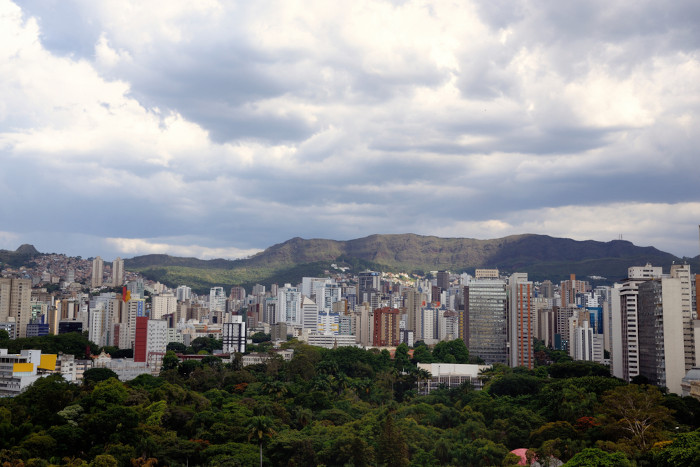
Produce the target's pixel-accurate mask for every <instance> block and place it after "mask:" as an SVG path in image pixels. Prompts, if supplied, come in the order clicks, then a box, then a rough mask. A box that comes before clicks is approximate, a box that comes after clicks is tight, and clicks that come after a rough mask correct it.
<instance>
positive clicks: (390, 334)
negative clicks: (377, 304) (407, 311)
mask: <svg viewBox="0 0 700 467" xmlns="http://www.w3.org/2000/svg"><path fill="white" fill-rule="evenodd" d="M399 320H400V312H399V310H397V309H395V308H394V309H392V308H389V307H385V308H377V309H376V310H374V334H373V338H372V345H374V346H376V347H387V346H397V345H399V337H400V332H399V331H400V326H399Z"/></svg>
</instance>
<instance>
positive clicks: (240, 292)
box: [229, 285, 245, 300]
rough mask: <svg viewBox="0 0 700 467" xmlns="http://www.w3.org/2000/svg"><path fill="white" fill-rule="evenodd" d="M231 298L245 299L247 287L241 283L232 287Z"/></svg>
mask: <svg viewBox="0 0 700 467" xmlns="http://www.w3.org/2000/svg"><path fill="white" fill-rule="evenodd" d="M229 298H230V299H231V300H245V289H244V288H243V287H241V286H239V285H235V286H233V287H231V294H230V295H229Z"/></svg>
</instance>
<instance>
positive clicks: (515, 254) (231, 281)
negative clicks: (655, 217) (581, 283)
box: [125, 234, 699, 287]
mask: <svg viewBox="0 0 700 467" xmlns="http://www.w3.org/2000/svg"><path fill="white" fill-rule="evenodd" d="M674 262H688V263H690V264H691V269H692V270H693V271H698V265H699V263H698V257H696V258H678V257H676V256H674V255H672V254H670V253H666V252H663V251H660V250H658V249H656V248H653V247H638V246H635V245H634V244H632V243H631V242H628V241H624V240H613V241H610V242H597V241H593V240H587V241H576V240H571V239H568V238H554V237H550V236H547V235H532V234H526V235H512V236H508V237H503V238H497V239H492V240H476V239H470V238H439V237H432V236H422V235H415V234H399V235H370V236H369V237H364V238H358V239H354V240H347V241H337V240H325V239H309V240H306V239H302V238H298V237H296V238H292V239H291V240H288V241H286V242H284V243H280V244H277V245H273V246H271V247H269V248H267V249H266V250H265V251H262V252H260V253H258V254H256V255H254V256H252V257H250V258H246V259H239V260H224V259H215V260H209V261H205V260H200V259H195V258H178V257H172V256H168V255H146V256H138V257H135V258H132V259H127V260H126V261H125V267H126V268H127V269H132V270H139V271H141V272H142V273H143V274H145V275H146V276H148V277H153V278H157V279H158V280H160V281H161V282H164V283H168V285H177V284H194V286H195V287H205V286H206V285H207V284H217V285H226V286H229V285H236V284H243V285H248V286H250V285H252V284H254V283H256V282H258V283H262V284H270V283H284V282H292V283H296V282H298V281H299V280H300V278H301V277H302V276H303V275H317V274H323V272H324V271H325V270H329V268H330V264H331V263H336V264H337V265H345V266H350V267H351V268H352V270H353V272H357V271H359V270H363V269H366V268H370V269H375V270H382V271H397V272H398V271H404V272H409V273H410V272H417V273H425V272H428V271H435V270H448V271H452V272H469V273H473V272H474V270H475V269H476V268H498V269H499V270H501V271H503V272H506V273H512V272H515V271H519V272H527V273H528V274H529V275H530V278H531V279H533V280H544V279H550V280H553V281H559V280H562V279H565V278H568V277H569V274H572V273H573V274H576V275H577V276H578V277H579V278H581V279H584V278H587V277H590V276H602V277H604V278H606V279H593V280H591V282H594V283H610V282H613V281H616V280H620V279H622V278H624V277H625V276H626V275H627V268H628V267H630V266H634V265H644V264H646V263H652V264H653V265H655V266H663V268H664V270H665V271H667V270H668V268H669V267H670V265H671V264H673V263H674ZM188 280H189V282H188ZM589 280H590V279H589ZM217 281H218V282H217Z"/></svg>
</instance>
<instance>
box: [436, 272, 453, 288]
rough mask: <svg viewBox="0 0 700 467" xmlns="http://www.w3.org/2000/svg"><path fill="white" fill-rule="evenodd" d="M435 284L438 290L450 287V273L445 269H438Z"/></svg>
mask: <svg viewBox="0 0 700 467" xmlns="http://www.w3.org/2000/svg"><path fill="white" fill-rule="evenodd" d="M437 286H438V287H439V288H440V290H447V289H449V288H450V273H449V272H447V271H438V273H437Z"/></svg>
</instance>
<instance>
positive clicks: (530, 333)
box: [508, 272, 537, 369]
mask: <svg viewBox="0 0 700 467" xmlns="http://www.w3.org/2000/svg"><path fill="white" fill-rule="evenodd" d="M508 289H509V296H508V298H509V316H508V320H509V332H508V334H509V336H508V341H509V342H510V366H513V367H516V366H524V367H527V368H530V369H532V368H533V367H534V366H535V359H534V355H533V350H532V345H533V339H534V337H535V330H536V329H537V313H536V312H535V307H534V305H533V302H532V297H533V286H532V282H531V281H528V280H527V273H520V272H516V273H515V274H513V275H512V276H510V278H509V279H508Z"/></svg>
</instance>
